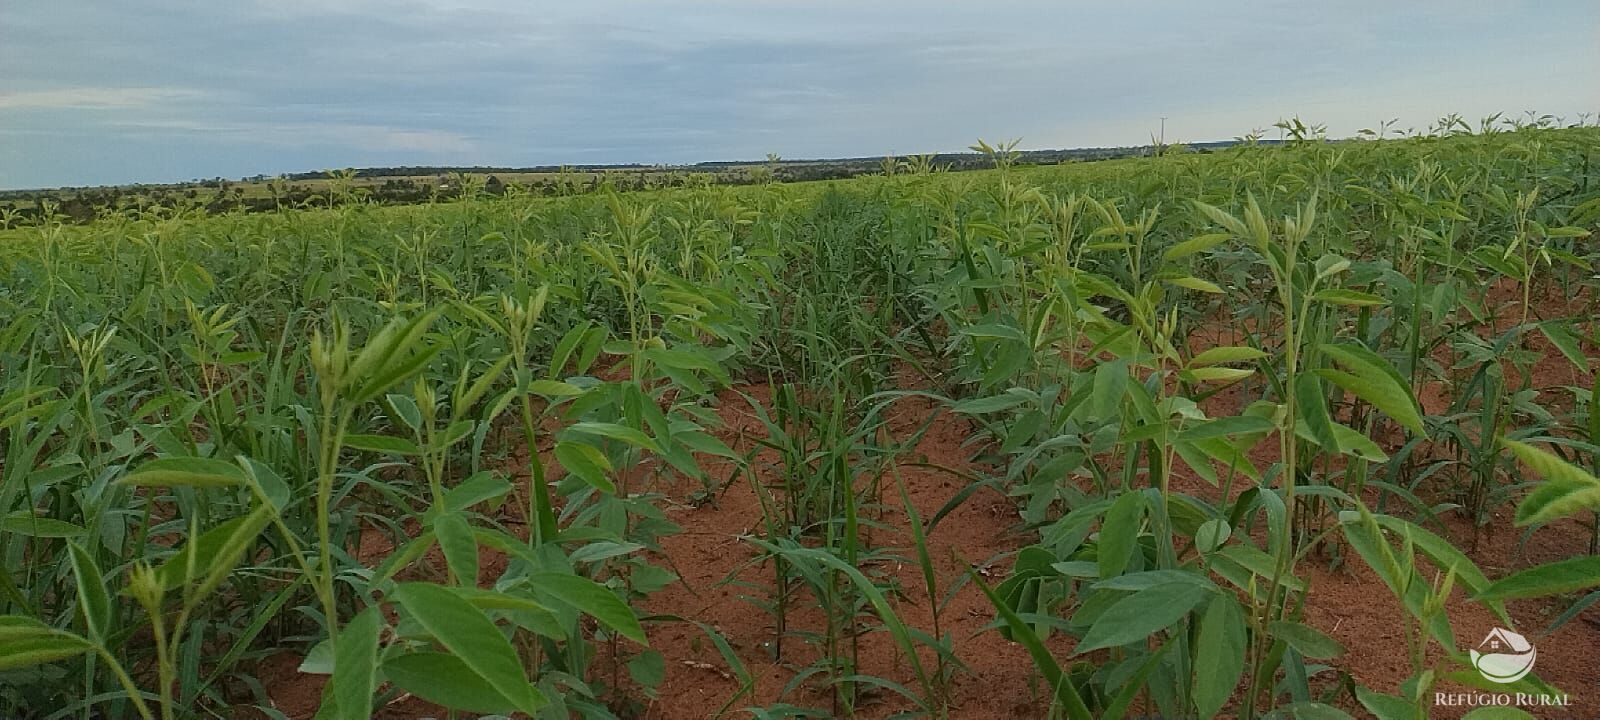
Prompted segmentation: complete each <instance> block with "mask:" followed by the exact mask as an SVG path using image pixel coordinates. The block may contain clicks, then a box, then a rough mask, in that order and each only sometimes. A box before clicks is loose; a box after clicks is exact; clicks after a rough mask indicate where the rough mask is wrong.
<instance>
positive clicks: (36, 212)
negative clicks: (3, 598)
mask: <svg viewBox="0 0 1600 720" xmlns="http://www.w3.org/2000/svg"><path fill="white" fill-rule="evenodd" d="M1238 142H1240V140H1233V141H1226V142H1215V143H1201V144H1197V145H1193V146H1189V147H1190V148H1192V149H1194V150H1198V151H1210V150H1213V149H1217V148H1222V147H1227V146H1231V145H1234V144H1237V143H1238ZM1269 142H1270V141H1269ZM1160 150H1161V148H1160V147H1159V146H1154V145H1152V146H1144V147H1118V148H1080V149H1074V150H1027V151H1022V152H1020V154H1019V161H1018V162H1019V163H1020V164H1023V165H1057V164H1061V163H1066V162H1079V161H1089V160H1104V159H1109V158H1117V157H1130V156H1136V155H1147V154H1151V153H1153V152H1159V151H1160ZM919 166H926V168H927V169H938V170H977V169H982V168H985V167H989V164H988V160H987V159H986V157H985V156H984V155H983V154H982V153H978V152H966V153H938V154H930V155H913V156H908V157H905V158H901V157H895V156H878V157H866V158H835V159H823V160H784V159H782V158H779V157H777V156H769V157H768V158H767V160H766V161H765V162H762V161H725V162H703V163H698V164H694V165H670V166H669V165H639V164H631V165H565V166H537V167H483V166H400V167H380V168H359V169H347V170H323V171H317V172H302V173H293V174H289V175H282V176H277V177H269V176H266V175H255V176H252V177H246V178H240V179H237V180H228V179H224V178H220V177H219V178H212V179H209V180H193V181H190V182H186V183H172V184H154V185H152V184H134V185H109V186H101V187H65V188H49V189H34V190H7V191H0V229H3V228H5V227H18V226H24V225H37V224H38V223H39V222H40V220H41V218H52V219H54V220H59V221H62V222H68V223H80V224H81V223H86V222H91V221H93V220H95V219H98V218H104V217H108V216H111V215H122V216H125V217H139V216H141V215H143V214H147V213H151V212H158V213H162V214H164V215H170V214H184V215H190V214H196V215H197V214H207V215H220V214H224V213H231V212H272V211H276V210H287V209H296V208H314V207H329V206H331V205H337V204H340V203H345V202H351V201H360V202H363V203H367V204H379V205H412V204H420V203H428V202H436V201H444V200H458V199H460V198H462V197H464V196H465V194H467V193H477V194H479V195H485V196H503V195H508V194H509V195H526V196H534V197H566V196H571V195H583V194H587V193H592V192H597V191H599V190H601V189H602V188H611V189H614V190H619V191H637V190H660V189H667V188H696V187H708V186H711V185H752V184H760V183H766V182H805V181H810V180H842V179H846V178H852V177H857V176H861V175H874V174H884V173H885V172H888V173H894V172H896V171H897V170H901V171H906V172H912V171H915V170H916V169H917V168H918V167H919Z"/></svg>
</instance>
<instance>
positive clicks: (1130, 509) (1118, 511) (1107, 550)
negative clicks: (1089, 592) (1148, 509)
mask: <svg viewBox="0 0 1600 720" xmlns="http://www.w3.org/2000/svg"><path fill="white" fill-rule="evenodd" d="M1143 520H1144V493H1140V492H1126V493H1123V494H1122V496H1121V497H1118V498H1117V500H1116V502H1114V503H1112V504H1111V507H1110V509H1108V510H1106V517H1105V521H1104V522H1103V523H1101V525H1100V546H1099V550H1098V552H1097V553H1096V556H1097V557H1096V559H1097V561H1098V563H1099V566H1100V577H1101V578H1102V579H1105V578H1112V577H1116V576H1118V575H1121V574H1122V571H1123V570H1126V569H1127V567H1128V561H1129V560H1130V559H1132V557H1133V551H1134V547H1135V546H1136V545H1137V544H1138V541H1139V529H1140V527H1141V526H1142V525H1143V524H1144V523H1143Z"/></svg>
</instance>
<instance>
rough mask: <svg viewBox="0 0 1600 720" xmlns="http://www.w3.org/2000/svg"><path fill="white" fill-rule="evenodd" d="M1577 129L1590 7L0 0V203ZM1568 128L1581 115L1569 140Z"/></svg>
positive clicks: (1587, 3)
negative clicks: (513, 173)
mask: <svg viewBox="0 0 1600 720" xmlns="http://www.w3.org/2000/svg"><path fill="white" fill-rule="evenodd" d="M1526 110H1536V111H1539V112H1541V113H1551V114H1554V115H1558V116H1562V117H1564V118H1566V119H1567V120H1568V121H1569V122H1571V121H1576V120H1577V117H1578V114H1579V113H1584V112H1590V113H1600V2H1596V1H1595V0H1537V1H1533V0H1530V1H1526V2H1521V1H1517V0H1497V1H1493V2H1488V1H1485V2H1477V1H1474V0H1452V1H1448V2H1447V1H1444V0H1403V1H1399V2H1397V1H1395V0H1381V1H1379V0H1370V1H1369V0H1321V1H1320V2H1316V3H1307V2H1303V1H1300V0H1294V1H1288V0H1285V1H1279V0H1234V1H1233V2H1227V3H1202V2H1193V1H1192V0H1172V1H1164V2H1155V1H1139V0H1131V1H1120V2H1092V3H1091V2H1063V1H1061V0H1056V1H1054V2H1017V1H1011V2H1007V1H1000V2H962V3H955V2H939V1H934V0H873V1H870V2H868V1H864V0H695V1H688V0H640V1H636V2H629V1H621V0H571V1H568V2H549V1H548V0H232V1H230V2H215V1H214V0H211V1H203V0H197V1H193V2H191V1H187V0H143V1H141V2H136V3H135V2H106V1H105V0H98V1H92V0H48V1H46V0H9V1H8V2H4V3H3V4H0V189H17V188H31V187H54V186H64V185H96V184H113V183H127V182H172V181H183V180H189V179H193V178H211V177H218V176H220V177H228V178H236V177H242V176H248V175H255V174H258V173H261V174H268V175H274V174H278V173H286V172H301V171H309V170H319V169H324V168H336V167H375V166H391V165H498V166H529V165H547V164H562V163H572V164H583V163H629V162H640V163H651V164H654V163H673V164H676V163H692V162H699V161H704V160H738V159H760V158H764V157H765V156H766V154H767V153H777V154H779V155H781V156H783V157H785V158H794V159H800V158H819V157H848V156H866V155H881V154H885V153H893V154H901V155H904V154H911V153H921V152H936V151H954V150H961V149H964V148H965V147H966V146H968V145H970V144H972V143H973V142H974V141H975V140H977V139H979V138H984V139H989V140H995V139H1005V138H1021V139H1022V145H1021V147H1023V148H1028V149H1035V148H1070V147H1095V146H1126V145H1141V144H1146V143H1149V142H1150V141H1151V138H1152V136H1153V135H1155V134H1157V133H1158V132H1160V127H1161V123H1162V120H1161V118H1162V117H1165V118H1166V121H1165V133H1166V140H1168V141H1169V142H1170V141H1205V140H1219V139H1221V140H1225V139H1229V138H1233V137H1236V136H1240V135H1244V134H1246V133H1248V132H1250V131H1251V130H1252V129H1257V128H1268V127H1270V126H1271V124H1272V123H1273V122H1275V121H1277V120H1279V119H1282V118H1287V117H1293V116H1299V117H1301V118H1303V119H1305V120H1307V121H1310V122H1317V123H1324V124H1326V125H1327V127H1328V129H1329V132H1330V134H1332V135H1334V136H1336V137H1337V136H1349V135H1353V134H1354V133H1355V132H1356V131H1358V130H1360V129H1362V128H1366V127H1375V126H1377V124H1378V123H1379V122H1380V121H1383V120H1388V119H1391V118H1398V119H1400V121H1401V122H1400V126H1401V127H1416V128H1419V129H1421V128H1425V127H1427V126H1428V125H1430V124H1432V123H1433V122H1434V121H1435V120H1436V119H1437V118H1439V117H1440V116H1442V115H1445V114H1448V113H1452V112H1454V113H1460V114H1461V115H1462V116H1463V117H1465V118H1467V119H1468V120H1469V121H1471V122H1472V123H1473V124H1474V125H1476V121H1477V119H1478V118H1480V117H1482V116H1485V115H1488V114H1490V113H1493V112H1501V111H1503V112H1507V113H1510V114H1515V115H1520V114H1522V113H1523V111H1526ZM1593 121H1594V120H1593V119H1591V122H1593Z"/></svg>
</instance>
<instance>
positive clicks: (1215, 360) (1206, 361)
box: [1189, 345, 1267, 368]
mask: <svg viewBox="0 0 1600 720" xmlns="http://www.w3.org/2000/svg"><path fill="white" fill-rule="evenodd" d="M1266 356H1267V354H1266V353H1264V352H1262V351H1260V350H1257V349H1255V348H1253V347H1241V346H1234V345H1229V346H1222V347H1214V348H1211V349H1209V350H1205V351H1203V352H1201V353H1200V354H1199V355H1196V356H1194V357H1192V358H1189V367H1191V368H1195V367H1205V366H1207V365H1219V364H1222V363H1232V362H1249V361H1253V360H1260V359H1261V358H1264V357H1266Z"/></svg>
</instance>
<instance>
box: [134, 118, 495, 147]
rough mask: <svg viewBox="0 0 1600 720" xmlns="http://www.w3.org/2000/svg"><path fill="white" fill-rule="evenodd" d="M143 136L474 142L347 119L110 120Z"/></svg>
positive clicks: (367, 143)
mask: <svg viewBox="0 0 1600 720" xmlns="http://www.w3.org/2000/svg"><path fill="white" fill-rule="evenodd" d="M114 124H115V125H117V126H120V127H122V128H126V129H127V130H128V131H129V132H132V133H136V134H143V135H145V136H163V135H165V136H173V135H177V136H182V137H187V138H190V139H194V140H203V141H209V142H224V143H244V144H256V145H273V146H280V147H282V146H293V147H308V146H343V147H350V148H356V149H359V150H365V151H375V152H383V151H396V152H415V153H432V154H445V155H450V154H456V155H464V154H471V153H474V152H476V151H477V150H478V146H477V144H476V143H475V142H473V140H472V139H471V138H469V137H468V136H466V135H463V134H461V133H457V132H449V131H445V130H430V129H417V128H402V127H394V126H389V125H372V124H346V123H330V122H323V123H274V122H267V121H260V122H255V121H244V122H230V121H203V120H198V121H197V120H160V119H156V120H129V121H123V122H117V123H114Z"/></svg>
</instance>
